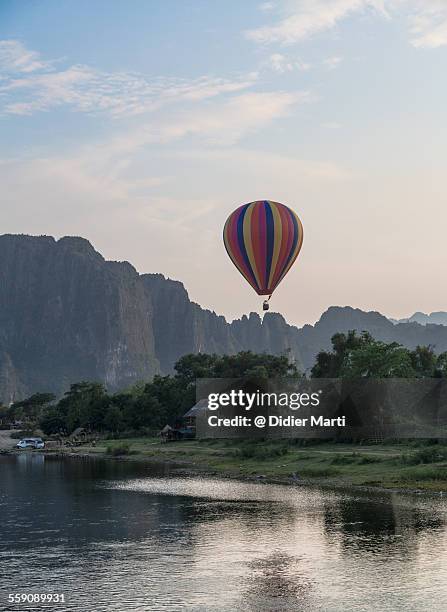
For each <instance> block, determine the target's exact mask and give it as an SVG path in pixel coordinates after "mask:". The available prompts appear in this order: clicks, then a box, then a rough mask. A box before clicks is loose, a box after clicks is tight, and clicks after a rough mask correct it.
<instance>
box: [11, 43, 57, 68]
mask: <svg viewBox="0 0 447 612" xmlns="http://www.w3.org/2000/svg"><path fill="white" fill-rule="evenodd" d="M51 65H52V62H45V61H43V60H42V59H41V57H40V55H39V53H37V52H36V51H29V50H28V49H27V48H26V47H25V46H24V45H23V44H22V43H21V42H20V41H18V40H0V74H1V73H2V72H19V73H27V72H34V71H35V70H46V69H48V68H50V67H51Z"/></svg>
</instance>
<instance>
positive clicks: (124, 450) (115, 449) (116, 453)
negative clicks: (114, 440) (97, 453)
mask: <svg viewBox="0 0 447 612" xmlns="http://www.w3.org/2000/svg"><path fill="white" fill-rule="evenodd" d="M106 452H107V454H108V455H111V456H112V457H122V456H123V455H129V454H130V446H129V445H128V444H120V445H119V446H108V447H107V450H106Z"/></svg>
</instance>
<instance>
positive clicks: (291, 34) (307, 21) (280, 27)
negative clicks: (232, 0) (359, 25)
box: [245, 0, 447, 48]
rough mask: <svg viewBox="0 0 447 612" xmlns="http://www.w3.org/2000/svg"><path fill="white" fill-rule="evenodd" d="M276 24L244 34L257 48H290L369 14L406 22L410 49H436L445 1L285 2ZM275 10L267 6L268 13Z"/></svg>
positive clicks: (444, 24) (444, 40)
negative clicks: (352, 19) (359, 16)
mask: <svg viewBox="0 0 447 612" xmlns="http://www.w3.org/2000/svg"><path fill="white" fill-rule="evenodd" d="M281 6H282V10H281V11H280V12H281V18H280V19H278V20H277V21H276V23H273V24H269V25H265V26H261V27H259V28H255V29H252V30H248V31H246V32H245V36H246V37H247V38H248V39H250V40H253V41H254V42H257V43H261V44H271V43H279V44H282V45H291V44H296V43H299V42H301V41H303V40H306V39H308V38H311V37H312V36H315V35H316V34H320V33H322V32H325V31H327V30H331V29H333V28H334V27H336V26H337V25H338V24H339V23H340V22H341V21H343V20H344V19H347V18H349V17H351V16H353V15H355V14H361V13H366V12H368V11H369V12H370V13H371V14H373V15H376V16H381V17H385V18H388V19H391V18H395V19H402V20H404V21H405V22H406V24H407V27H408V30H409V36H410V42H411V44H412V45H413V46H414V47H419V48H437V47H441V46H444V45H446V44H447V1H446V0H288V1H287V2H285V1H283V3H282V5H281ZM273 9H275V6H271V7H270V9H269V11H270V12H272V11H273Z"/></svg>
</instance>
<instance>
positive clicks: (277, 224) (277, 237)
mask: <svg viewBox="0 0 447 612" xmlns="http://www.w3.org/2000/svg"><path fill="white" fill-rule="evenodd" d="M269 204H270V208H271V209H272V215H273V228H274V229H273V255H272V265H271V266H270V276H269V282H268V285H267V287H270V285H271V283H272V281H273V279H274V277H275V271H276V265H277V263H278V258H279V252H280V250H281V240H282V221H281V217H280V214H279V211H278V208H277V206H276V202H271V201H269Z"/></svg>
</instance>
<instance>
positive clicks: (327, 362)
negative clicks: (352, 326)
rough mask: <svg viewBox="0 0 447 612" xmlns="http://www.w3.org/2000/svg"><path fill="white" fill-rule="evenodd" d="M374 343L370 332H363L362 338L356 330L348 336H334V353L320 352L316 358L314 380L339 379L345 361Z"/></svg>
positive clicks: (313, 371) (312, 372)
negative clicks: (358, 350)
mask: <svg viewBox="0 0 447 612" xmlns="http://www.w3.org/2000/svg"><path fill="white" fill-rule="evenodd" d="M372 341H373V338H372V336H371V335H370V334H369V333H368V332H363V333H362V334H361V335H360V336H358V335H357V332H356V331H355V330H351V331H349V332H348V333H347V334H343V333H338V334H334V335H333V336H332V338H331V342H332V351H331V352H329V351H320V352H319V353H318V355H317V357H316V361H315V365H314V366H313V368H312V370H311V376H312V377H313V378H339V377H340V376H341V371H342V368H343V366H344V363H345V361H346V360H347V359H348V357H349V355H350V354H351V353H352V352H353V351H355V350H357V349H359V348H361V347H362V346H366V345H368V344H370V343H371V342H372Z"/></svg>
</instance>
